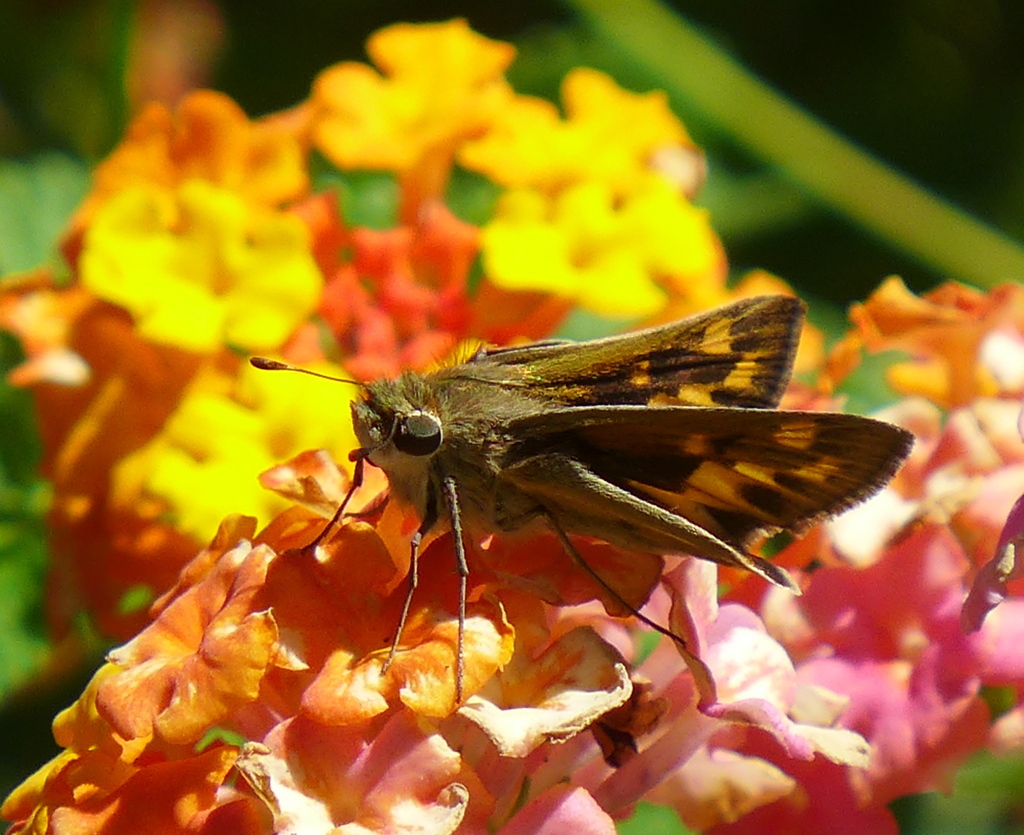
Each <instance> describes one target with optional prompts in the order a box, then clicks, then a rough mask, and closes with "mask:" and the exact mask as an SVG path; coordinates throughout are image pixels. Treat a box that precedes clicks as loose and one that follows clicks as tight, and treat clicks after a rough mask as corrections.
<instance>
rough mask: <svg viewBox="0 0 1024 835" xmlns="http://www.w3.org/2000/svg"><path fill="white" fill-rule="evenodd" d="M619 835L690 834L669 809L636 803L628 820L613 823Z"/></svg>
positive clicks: (691, 831) (689, 830) (690, 831)
mask: <svg viewBox="0 0 1024 835" xmlns="http://www.w3.org/2000/svg"><path fill="white" fill-rule="evenodd" d="M615 828H616V829H617V830H618V831H619V835H692V833H693V830H691V829H687V828H686V827H685V826H684V825H683V823H682V822H681V821H680V820H679V818H678V817H677V816H676V813H675V812H673V811H672V810H671V809H666V808H665V807H664V806H655V805H654V804H652V803H639V804H637V807H636V811H635V812H634V813H633V816H632V817H631V818H630V819H629V820H625V821H621V822H619V823H617V824H616V825H615Z"/></svg>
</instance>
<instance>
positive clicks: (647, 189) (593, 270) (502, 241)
mask: <svg viewBox="0 0 1024 835" xmlns="http://www.w3.org/2000/svg"><path fill="white" fill-rule="evenodd" d="M481 244H482V251H483V258H484V266H485V269H486V271H487V275H488V277H489V278H490V279H491V280H492V281H493V282H494V283H495V284H496V285H497V286H499V287H501V288H503V289H507V290H539V291H544V292H550V293H554V294H557V295H560V296H563V297H568V298H572V299H574V300H576V301H577V303H578V304H579V305H580V306H582V307H584V308H586V309H587V310H590V311H592V312H594V313H597V314H600V315H603V316H608V317H614V318H619V319H623V318H632V319H636V318H642V317H646V316H652V315H654V314H655V313H657V312H658V311H659V310H661V309H662V308H663V307H664V306H665V304H666V303H667V302H668V300H669V295H668V294H667V292H666V290H668V289H671V292H672V295H673V296H680V295H681V296H682V297H683V298H689V299H690V300H691V303H692V305H693V307H694V308H695V309H696V308H697V307H699V306H700V304H702V303H703V302H704V301H706V299H707V297H708V296H709V295H710V296H715V295H716V294H717V293H719V292H720V291H721V288H722V270H721V269H720V267H721V263H722V254H721V249H720V246H719V244H718V239H717V238H716V237H715V234H714V232H713V231H712V229H711V227H710V224H709V223H708V219H707V215H706V213H705V212H704V211H702V210H700V209H697V208H695V207H694V206H693V205H691V204H690V203H689V202H688V201H687V200H686V199H685V198H684V197H682V195H680V194H679V193H678V192H677V191H676V190H675V189H673V188H672V186H671V185H670V184H669V183H667V182H666V181H664V180H662V179H661V178H660V177H658V176H657V175H654V174H648V175H646V177H645V178H644V181H643V185H642V187H639V188H637V190H636V191H635V193H634V194H633V195H631V196H630V197H628V198H626V199H624V200H618V199H616V196H615V194H614V192H613V189H612V187H611V186H610V185H608V184H607V183H600V182H597V181H590V182H586V183H582V184H577V185H574V186H572V187H570V188H566V189H564V190H563V191H562V192H560V193H559V194H558V195H557V196H554V197H548V196H545V195H544V194H542V193H541V192H539V191H537V190H533V189H519V190H513V191H511V192H509V193H507V194H506V195H505V196H504V197H503V198H502V199H501V201H499V205H498V209H497V212H496V215H495V218H494V220H492V221H491V222H490V223H489V224H488V225H487V226H486V227H485V228H484V229H483V232H482V235H481Z"/></svg>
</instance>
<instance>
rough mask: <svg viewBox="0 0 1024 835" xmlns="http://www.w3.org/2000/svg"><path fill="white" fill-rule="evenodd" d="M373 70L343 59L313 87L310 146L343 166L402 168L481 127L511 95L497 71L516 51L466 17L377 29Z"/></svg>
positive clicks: (371, 49) (371, 45) (371, 47)
mask: <svg viewBox="0 0 1024 835" xmlns="http://www.w3.org/2000/svg"><path fill="white" fill-rule="evenodd" d="M366 51H367V53H368V54H369V55H370V57H371V58H372V60H373V62H374V63H375V64H376V65H377V66H378V67H379V68H380V69H381V70H382V71H383V75H382V74H380V73H378V72H377V71H376V70H374V69H373V68H372V67H370V66H368V65H366V64H361V63H356V62H345V63H342V64H338V65H336V66H334V67H330V68H328V69H326V70H324V71H323V72H322V73H321V74H320V76H319V77H318V78H317V80H316V83H315V84H314V86H313V93H312V103H313V107H314V113H315V115H314V121H313V124H314V128H313V141H314V144H315V145H316V146H317V147H318V148H319V149H320V150H321V151H322V152H323V153H324V154H325V155H326V156H327V157H328V158H329V159H331V160H332V161H333V162H334V163H336V164H337V165H339V166H341V167H342V168H360V167H361V168H380V169H386V170H391V171H400V172H401V171H407V170H408V169H410V168H413V167H415V166H417V165H418V164H419V163H421V162H422V161H423V160H424V158H426V157H428V156H431V155H433V154H434V153H437V152H439V151H440V152H442V154H443V155H445V156H447V157H450V156H451V153H452V151H453V148H454V144H455V143H456V142H458V141H460V140H462V139H463V138H464V137H466V136H471V135H474V134H476V133H479V132H480V131H481V130H483V129H484V128H485V127H486V126H487V125H488V124H490V122H491V120H492V119H493V118H494V115H495V114H496V113H497V112H498V111H499V110H500V109H501V108H502V107H504V106H506V104H507V102H508V100H509V99H510V98H511V96H512V91H511V88H509V86H508V84H507V83H506V82H505V80H504V78H503V77H502V73H503V72H504V71H505V69H506V68H507V67H508V65H509V64H510V63H511V62H512V58H513V57H514V55H515V48H514V47H513V46H511V45H510V44H506V43H501V42H499V41H492V40H490V39H488V38H485V37H483V36H482V35H478V34H476V33H475V32H473V31H472V30H471V29H470V28H469V26H468V25H467V24H466V21H464V20H452V21H449V22H447V23H433V24H406V23H402V24H396V25H395V26H389V27H388V28H386V29H382V30H380V31H378V32H376V33H375V34H374V35H373V36H371V37H370V39H369V41H368V42H367V46H366Z"/></svg>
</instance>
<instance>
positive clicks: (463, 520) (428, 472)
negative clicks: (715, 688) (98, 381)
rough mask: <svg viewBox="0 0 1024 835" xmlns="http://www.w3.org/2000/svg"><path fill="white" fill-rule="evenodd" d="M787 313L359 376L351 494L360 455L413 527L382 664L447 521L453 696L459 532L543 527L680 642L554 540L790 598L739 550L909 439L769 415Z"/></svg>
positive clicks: (743, 307) (877, 479)
mask: <svg viewBox="0 0 1024 835" xmlns="http://www.w3.org/2000/svg"><path fill="white" fill-rule="evenodd" d="M802 321H803V304H802V303H801V302H800V301H799V300H797V299H795V298H790V297H787V296H762V297H756V298H748V299H743V300H740V301H737V302H734V303H732V304H729V305H726V306H724V307H721V308H718V309H716V310H712V311H709V312H707V313H703V314H700V315H697V316H693V317H690V318H688V319H683V320H681V321H678V322H674V323H672V324H668V325H663V326H660V327H654V328H649V329H647V330H641V331H638V332H635V333H628V334H624V335H621V336H612V337H609V338H606V339H598V340H594V341H591V342H582V343H568V342H558V341H548V342H538V343H534V344H530V345H525V346H522V347H513V348H481V349H480V350H478V351H477V352H476V353H475V354H474V355H473V356H472V357H471V358H470V359H469V360H468V361H467V362H464V363H461V364H457V365H451V366H448V367H444V368H441V369H439V370H437V371H434V372H432V373H426V374H422V373H417V372H412V371H407V372H405V373H403V374H402V375H401V376H399V377H397V378H396V379H393V380H378V381H375V382H372V383H368V384H360V385H363V396H362V398H361V399H360V400H358V401H356V402H354V403H353V404H352V416H353V421H354V424H355V431H356V436H357V438H358V440H359V443H360V447H359V449H357V450H355V451H354V452H353V453H352V458H353V460H354V461H355V462H356V476H355V479H354V484H353V488H352V490H354V489H355V487H356V486H358V484H359V482H360V480H361V474H362V468H363V465H364V463H365V462H367V461H368V462H369V463H371V464H373V465H374V466H377V467H380V468H381V469H382V470H384V472H385V473H386V474H387V476H388V480H389V483H390V488H391V493H392V494H393V495H395V496H397V497H398V498H400V499H403V500H405V501H406V502H408V503H409V504H411V505H412V506H413V507H414V508H415V509H416V511H417V512H418V513H419V518H420V519H421V520H422V522H421V524H420V527H419V530H418V532H417V533H416V535H415V536H414V538H413V542H412V563H411V569H410V576H411V582H410V587H409V594H408V596H407V598H406V605H405V612H404V613H403V615H402V619H401V623H399V625H398V634H396V636H395V639H394V642H393V644H392V648H391V655H390V656H389V661H390V658H391V657H393V656H394V653H395V651H396V648H397V646H398V642H399V639H400V637H401V630H402V627H403V625H404V621H405V615H406V614H407V613H408V609H409V603H410V601H411V599H412V590H413V588H414V587H415V582H416V571H417V562H416V560H417V555H418V550H419V544H420V541H421V539H422V537H423V536H424V535H425V534H426V533H427V532H428V531H430V530H432V529H433V528H434V527H435V526H436V525H438V524H447V525H449V526H450V527H451V529H452V532H453V536H454V542H455V550H456V557H457V560H458V567H459V573H460V576H461V595H460V612H459V625H460V633H459V634H460V640H459V649H458V653H457V656H458V658H457V665H458V670H457V679H456V681H457V683H456V688H457V695H458V698H459V699H460V700H461V696H462V678H463V659H462V635H463V632H462V630H463V623H464V620H465V597H466V594H465V592H466V578H467V575H468V567H467V563H466V552H465V547H466V546H465V542H464V537H463V531H464V529H465V528H470V529H473V530H479V531H487V532H498V531H511V530H516V529H519V528H522V527H523V526H525V525H527V524H529V523H533V522H541V523H544V524H547V525H549V526H550V527H551V528H552V529H553V530H554V532H555V533H556V534H557V535H558V537H559V539H560V540H561V541H562V543H563V545H564V546H565V548H566V550H567V551H568V552H569V553H570V555H571V556H572V557H573V559H575V560H576V562H577V563H578V564H580V566H581V568H582V569H583V570H585V571H587V572H589V573H590V574H591V576H592V577H594V579H595V580H596V581H597V582H598V583H599V584H601V585H602V586H603V587H604V588H605V589H606V590H607V591H608V592H609V593H610V594H611V595H612V596H613V597H615V598H616V599H617V600H618V601H619V602H620V603H623V605H625V606H626V607H627V608H629V609H631V610H632V611H633V612H634V614H636V615H637V616H638V617H640V618H641V619H642V620H643V621H644V622H645V623H648V624H649V625H650V626H652V627H653V628H655V629H657V630H658V631H660V632H662V633H664V634H666V635H669V636H670V637H672V638H674V639H675V640H677V641H681V639H680V638H678V636H676V635H674V634H673V633H671V632H670V631H669V630H667V629H665V628H664V627H662V626H659V625H658V624H656V623H653V622H651V621H650V620H648V619H647V618H646V617H644V616H643V615H641V614H640V613H639V612H636V610H635V609H634V608H633V607H631V606H629V604H627V603H625V601H623V600H622V598H621V597H620V596H619V595H618V594H617V593H616V592H615V590H614V589H613V588H611V587H610V586H608V584H607V583H605V582H604V580H602V578H601V577H600V576H598V575H597V574H596V573H595V572H594V570H593V569H592V568H591V567H590V566H589V565H587V564H586V562H585V561H584V560H583V559H582V558H581V557H580V555H579V554H578V552H577V551H576V549H575V547H574V546H573V545H572V543H571V541H570V540H569V537H568V535H569V534H583V535H587V536H592V537H596V538H598V539H602V540H605V541H606V542H609V543H611V544H613V545H617V546H620V547H623V548H627V549H633V550H638V551H655V552H661V553H679V554H690V555H692V556H695V557H700V558H702V559H707V560H713V561H714V562H717V563H720V564H722V565H727V566H734V567H738V568H743V569H747V570H749V571H752V572H754V573H755V574H759V575H760V576H762V577H764V578H765V579H767V580H769V581H771V582H772V583H775V584H778V585H780V586H784V587H786V588H790V589H792V590H794V591H799V589H798V588H797V586H796V584H795V583H794V582H793V580H792V579H791V578H790V576H789V575H788V574H787V573H786V572H785V570H783V569H782V568H779V567H778V566H775V565H773V564H772V563H771V562H769V561H768V560H766V559H764V558H762V557H760V556H757V555H755V554H752V553H749V552H748V551H747V550H746V547H745V544H746V543H748V542H749V541H750V540H751V539H752V538H753V537H755V536H756V535H758V534H761V533H764V532H771V531H777V530H790V531H799V530H800V529H802V528H804V527H806V526H807V525H809V524H810V523H812V522H813V521H815V520H818V519H821V518H823V517H825V516H829V515H831V514H834V513H837V512H839V511H841V510H843V509H845V508H847V507H849V506H850V505H852V504H855V503H857V502H859V501H861V500H863V499H864V498H866V497H868V496H869V495H871V494H872V493H873V492H875V491H876V490H877V489H878V488H879V487H881V486H882V485H883V484H885V482H886V481H888V479H889V478H890V477H891V476H892V474H893V473H894V472H895V471H896V469H897V467H898V466H899V465H900V463H901V462H902V461H903V459H904V458H905V457H906V455H907V453H908V451H909V449H910V446H911V441H912V436H911V435H910V433H908V432H906V431H905V430H903V429H900V428H899V427H896V426H893V425H891V424H888V423H883V422H881V421H877V420H872V419H870V418H866V417H860V416H858V415H847V414H835V413H827V412H797V411H782V410H778V409H776V408H775V406H776V405H777V404H778V402H779V399H780V398H781V396H782V393H783V390H784V389H785V387H786V384H787V383H788V381H789V376H790V372H791V369H792V365H793V358H794V354H795V352H796V345H797V341H798V338H799V333H800V328H801V324H802ZM253 364H254V365H256V366H257V367H259V368H267V369H290V368H291V366H286V365H284V364H282V363H278V362H275V361H273V360H264V359H259V358H257V359H254V360H253ZM295 370H301V369H295ZM310 373H312V372H310ZM317 376H320V375H317ZM351 495H352V491H350V492H349V494H348V496H347V497H346V499H345V501H344V502H343V503H342V505H341V507H340V508H339V510H338V513H337V515H336V516H335V520H337V519H340V518H341V516H342V514H343V513H344V509H345V505H346V504H347V502H348V498H349V497H350V496H351ZM332 525H333V522H332ZM332 525H329V526H328V528H327V529H326V530H329V529H330V527H331V526H332ZM326 530H325V533H326ZM386 663H388V662H386Z"/></svg>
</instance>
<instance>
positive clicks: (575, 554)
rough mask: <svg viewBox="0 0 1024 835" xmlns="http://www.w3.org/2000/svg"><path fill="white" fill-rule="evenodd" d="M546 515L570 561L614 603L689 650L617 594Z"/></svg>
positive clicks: (684, 642)
mask: <svg viewBox="0 0 1024 835" xmlns="http://www.w3.org/2000/svg"><path fill="white" fill-rule="evenodd" d="M546 516H547V520H548V522H549V523H550V524H551V528H552V530H554V532H555V535H556V536H557V537H558V539H559V541H560V542H561V543H562V547H563V548H565V551H566V553H567V554H568V555H569V556H570V557H571V558H572V561H573V562H574V563H576V565H578V566H579V567H580V568H582V569H583V570H584V571H585V572H586V573H587V574H588V575H589V576H590V577H591V579H593V581H594V582H595V583H597V584H598V585H599V586H600V587H601V588H602V589H604V590H605V591H606V592H607V593H608V594H609V595H610V596H611V598H612V599H613V600H614V601H615V602H616V603H618V604H619V605H620V606H622V607H623V608H624V609H628V610H629V611H630V612H631V613H632V615H633V617H635V618H636V619H637V620H639V621H640V622H641V623H644V624H646V625H647V626H649V627H650V628H651V629H653V630H654V631H655V632H658V633H660V634H662V635H664V636H665V637H667V638H671V639H672V640H673V641H675V642H676V643H677V644H678V645H679V646H680V647H682V648H683V649H684V650H686V651H687V652H690V647H689V645H688V644H687V643H686V639H684V638H683V637H682V636H681V635H677V634H676V633H675V632H673V631H672V630H671V629H669V628H667V627H665V626H662V625H661V624H660V623H657V622H655V621H653V620H651V619H650V618H649V617H647V615H645V614H643V613H642V612H640V610H639V609H637V608H636V607H635V606H633V604H631V603H630V602H629V601H627V600H626V599H625V598H624V597H623V596H622V595H621V594H619V593H618V592H617V591H616V590H615V589H614V588H613V587H612V586H611V584H610V583H608V582H607V581H606V580H605V579H604V578H603V577H602V576H601V575H600V574H598V573H597V572H596V571H595V570H594V568H593V567H592V566H591V565H590V564H589V563H588V562H587V561H586V560H585V559H583V556H582V555H581V554H580V552H579V551H578V550H577V549H576V546H575V545H573V544H572V540H571V539H569V536H568V534H566V532H565V531H564V530H563V529H562V526H561V525H559V524H558V519H556V518H555V516H554V515H553V514H551V513H547V514H546Z"/></svg>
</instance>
